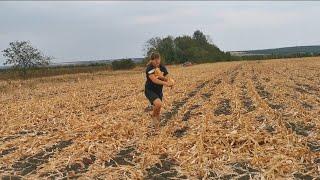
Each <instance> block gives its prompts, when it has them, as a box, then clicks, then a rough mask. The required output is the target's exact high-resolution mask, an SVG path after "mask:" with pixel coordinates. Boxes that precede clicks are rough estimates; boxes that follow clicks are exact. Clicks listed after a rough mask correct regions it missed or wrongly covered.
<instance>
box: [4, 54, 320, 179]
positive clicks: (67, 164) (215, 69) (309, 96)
mask: <svg viewBox="0 0 320 180" xmlns="http://www.w3.org/2000/svg"><path fill="white" fill-rule="evenodd" d="M168 69H169V73H170V74H171V76H172V77H173V78H174V79H175V81H176V86H175V87H174V88H172V89H171V88H165V90H164V97H165V99H164V109H163V110H162V122H161V128H160V131H159V132H157V133H150V127H149V125H150V116H149V115H148V112H149V109H148V108H147V106H148V101H147V99H146V98H145V96H144V93H143V89H144V82H145V74H144V72H143V70H134V71H116V72H97V73H91V74H77V75H64V76H57V77H47V78H40V79H32V80H25V81H10V82H9V81H2V82H0V89H1V99H0V103H1V109H0V117H1V121H0V123H1V130H0V132H1V137H0V142H1V143H0V174H1V176H2V178H3V179H10V178H12V179H20V178H21V179H51V178H52V179H61V178H79V177H84V178H89V179H261V178H265V179H275V178H277V179H278V178H284V179H312V178H314V179H319V177H320V172H319V171H320V170H319V169H320V133H319V132H320V71H319V69H320V58H304V59H293V60H292V59H290V60H269V61H251V62H230V63H215V64H201V65H194V66H190V67H180V66H168Z"/></svg>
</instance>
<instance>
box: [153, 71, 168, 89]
mask: <svg viewBox="0 0 320 180" xmlns="http://www.w3.org/2000/svg"><path fill="white" fill-rule="evenodd" d="M149 78H150V79H151V81H152V82H153V83H155V84H159V85H164V86H170V84H169V83H168V82H166V81H163V80H160V79H158V78H156V76H155V75H154V74H150V75H149Z"/></svg>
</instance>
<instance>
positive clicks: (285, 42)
mask: <svg viewBox="0 0 320 180" xmlns="http://www.w3.org/2000/svg"><path fill="white" fill-rule="evenodd" d="M319 18H320V2H305V1H301V2H285V1H284V2H275V1H271V2H248V1H242V2H241V1H235V2H214V1H202V2H191V1H187V2H182V1H174V2H168V1H157V2H146V1H130V2H124V1H121V2H111V1H99V2H88V1H79V2H76V1H66V2H61V1H60V2H49V1H31V2H0V50H1V51H2V50H3V49H5V48H6V47H8V44H9V42H11V41H15V40H30V41H31V43H32V44H33V45H34V46H35V47H37V48H39V49H40V50H42V51H43V52H44V53H45V54H46V55H50V56H54V57H55V58H56V60H55V61H72V60H90V59H111V58H122V57H142V56H143V54H144V52H143V45H144V43H145V42H146V41H147V40H148V39H150V38H152V37H155V36H160V37H164V36H167V35H173V36H179V35H192V33H193V32H194V31H195V30H197V29H199V30H201V31H203V32H204V33H205V34H207V35H209V36H211V39H212V40H213V42H214V43H215V44H216V45H217V46H218V47H219V48H220V49H222V50H223V51H229V50H249V49H262V48H274V47H284V46H296V45H320V34H319V32H320V23H319ZM1 54H2V53H1ZM3 61H4V58H3V57H2V55H1V56H0V65H1V64H2V63H3Z"/></svg>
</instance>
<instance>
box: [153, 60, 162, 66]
mask: <svg viewBox="0 0 320 180" xmlns="http://www.w3.org/2000/svg"><path fill="white" fill-rule="evenodd" d="M160 63H161V59H160V58H158V59H154V60H152V65H153V66H155V67H159V66H160Z"/></svg>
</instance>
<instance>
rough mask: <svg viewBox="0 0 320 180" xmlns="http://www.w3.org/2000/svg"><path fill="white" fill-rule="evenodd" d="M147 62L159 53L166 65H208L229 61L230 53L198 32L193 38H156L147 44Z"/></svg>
mask: <svg viewBox="0 0 320 180" xmlns="http://www.w3.org/2000/svg"><path fill="white" fill-rule="evenodd" d="M144 50H145V55H146V58H145V59H146V60H147V59H148V57H149V55H150V54H151V53H152V52H155V51H156V52H158V53H160V55H161V59H162V61H165V63H166V64H180V63H184V62H187V61H189V62H194V63H206V62H218V61H229V60H231V55H230V53H229V52H223V51H221V50H220V49H219V48H218V47H217V46H216V45H215V44H213V43H212V41H211V38H210V37H209V36H206V35H204V34H203V33H202V32H201V31H199V30H197V31H195V32H194V33H193V35H192V36H188V35H184V36H179V37H176V38H174V37H172V36H167V37H164V38H161V37H154V38H151V39H149V40H148V41H147V42H146V44H145V49H144Z"/></svg>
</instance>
